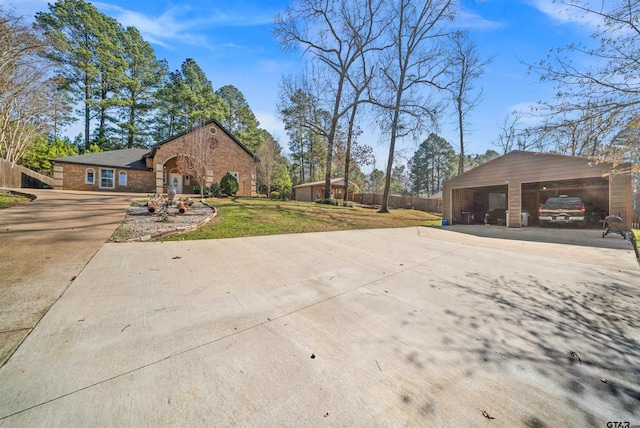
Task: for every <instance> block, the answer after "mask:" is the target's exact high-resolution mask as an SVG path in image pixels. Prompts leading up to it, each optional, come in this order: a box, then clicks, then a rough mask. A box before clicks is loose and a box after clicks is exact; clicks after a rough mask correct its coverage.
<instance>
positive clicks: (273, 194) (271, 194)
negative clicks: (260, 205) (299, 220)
mask: <svg viewBox="0 0 640 428" xmlns="http://www.w3.org/2000/svg"><path fill="white" fill-rule="evenodd" d="M269 197H270V198H271V199H278V192H276V191H275V190H274V191H273V192H271V193H270V194H269Z"/></svg>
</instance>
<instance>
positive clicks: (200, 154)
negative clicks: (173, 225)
mask: <svg viewBox="0 0 640 428" xmlns="http://www.w3.org/2000/svg"><path fill="white" fill-rule="evenodd" d="M217 147H218V140H217V139H216V138H215V135H214V134H213V133H211V132H210V131H209V129H208V128H207V127H206V126H204V125H203V124H201V125H199V126H197V127H196V128H194V129H192V130H191V131H190V132H189V134H187V135H186V136H185V140H184V145H183V149H182V151H181V152H180V153H179V154H178V158H177V159H176V165H177V167H178V172H179V173H180V174H184V175H190V176H191V177H193V179H194V180H195V181H196V183H198V185H199V186H200V197H204V188H205V186H206V185H207V177H209V176H213V171H212V168H213V160H214V158H215V155H216V148H217Z"/></svg>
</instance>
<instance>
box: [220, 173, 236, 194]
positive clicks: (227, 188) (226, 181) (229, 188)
mask: <svg viewBox="0 0 640 428" xmlns="http://www.w3.org/2000/svg"><path fill="white" fill-rule="evenodd" d="M220 190H221V191H222V193H224V194H225V195H227V196H233V195H235V194H236V193H238V190H240V186H239V185H238V179H236V178H235V177H234V176H233V175H231V173H230V172H227V173H226V174H225V176H224V177H222V180H220Z"/></svg>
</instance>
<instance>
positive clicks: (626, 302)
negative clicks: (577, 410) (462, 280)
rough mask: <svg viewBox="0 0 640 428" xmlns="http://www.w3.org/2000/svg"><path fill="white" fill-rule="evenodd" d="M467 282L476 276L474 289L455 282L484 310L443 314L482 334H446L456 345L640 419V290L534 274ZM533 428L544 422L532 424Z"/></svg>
mask: <svg viewBox="0 0 640 428" xmlns="http://www.w3.org/2000/svg"><path fill="white" fill-rule="evenodd" d="M467 277H470V278H473V281H470V282H469V283H470V285H468V286H467V285H463V284H459V283H452V282H450V283H449V284H450V286H451V287H453V288H454V289H455V288H457V289H459V290H460V293H459V296H460V298H464V299H469V298H470V299H472V300H473V302H474V305H476V307H478V310H477V311H475V312H474V313H473V314H459V313H456V312H454V311H451V310H447V311H445V312H444V314H445V316H448V317H452V318H454V321H453V323H454V325H457V326H459V327H461V329H462V330H463V331H467V332H470V333H469V334H477V336H476V337H475V340H473V339H472V338H470V337H468V335H469V334H467V337H465V338H462V337H453V338H451V337H447V338H448V340H450V341H452V342H453V343H452V345H453V346H456V345H458V346H463V347H464V348H465V350H466V351H468V352H471V354H474V355H475V356H476V357H477V358H478V359H479V360H480V361H484V362H488V363H491V364H495V365H497V366H502V365H505V364H510V365H512V366H515V367H533V368H534V370H536V372H537V373H536V375H537V376H542V377H544V378H546V379H548V380H551V381H552V382H554V383H556V384H557V385H559V386H560V387H561V388H562V389H563V390H564V391H565V393H566V394H567V396H571V397H573V398H574V399H575V400H577V401H580V400H584V403H590V402H593V401H594V400H596V401H600V402H606V403H608V404H610V405H611V406H613V408H621V409H623V410H624V411H626V412H628V413H629V414H631V415H640V343H639V341H638V337H639V336H638V333H637V332H638V331H640V311H638V305H637V302H638V301H639V298H640V291H639V289H638V288H637V287H634V286H633V285H632V283H631V282H629V283H627V282H626V281H623V280H615V279H610V278H606V277H603V278H602V280H601V281H590V282H582V283H578V284H576V285H578V286H579V287H580V288H579V289H576V287H575V285H572V287H567V288H562V285H555V284H554V286H553V287H552V286H547V285H545V284H543V283H541V282H540V281H539V280H538V279H536V278H534V277H528V278H526V279H523V280H510V279H506V278H504V277H500V278H495V277H488V276H484V275H483V274H474V273H469V274H467ZM550 284H551V283H550ZM458 341H460V342H458ZM469 343H471V345H469ZM584 405H585V406H586V405H588V404H584ZM610 416H611V417H612V418H615V417H620V416H621V415H610ZM527 426H544V424H542V425H541V421H539V420H530V421H528V422H527Z"/></svg>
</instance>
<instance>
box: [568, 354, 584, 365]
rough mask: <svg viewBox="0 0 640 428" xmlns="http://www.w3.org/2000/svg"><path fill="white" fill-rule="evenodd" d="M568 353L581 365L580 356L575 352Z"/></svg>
mask: <svg viewBox="0 0 640 428" xmlns="http://www.w3.org/2000/svg"><path fill="white" fill-rule="evenodd" d="M568 352H569V355H571V356H572V357H573V358H575V359H576V360H578V361H580V364H582V358H580V355H578V353H577V352H576V351H568Z"/></svg>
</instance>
